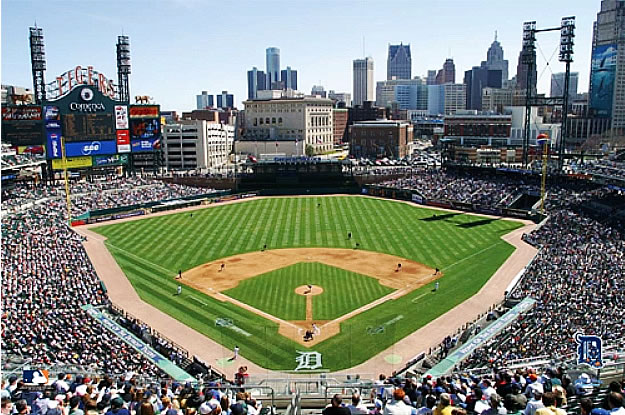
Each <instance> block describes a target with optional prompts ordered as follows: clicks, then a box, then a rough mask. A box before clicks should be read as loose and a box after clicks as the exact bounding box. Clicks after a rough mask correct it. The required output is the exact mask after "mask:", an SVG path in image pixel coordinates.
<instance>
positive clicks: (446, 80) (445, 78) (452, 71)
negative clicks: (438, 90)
mask: <svg viewBox="0 0 625 415" xmlns="http://www.w3.org/2000/svg"><path fill="white" fill-rule="evenodd" d="M450 83H451V84H455V83H456V65H455V64H454V60H453V59H446V60H445V63H444V64H443V69H441V70H440V71H438V73H437V74H436V84H437V85H442V84H450Z"/></svg>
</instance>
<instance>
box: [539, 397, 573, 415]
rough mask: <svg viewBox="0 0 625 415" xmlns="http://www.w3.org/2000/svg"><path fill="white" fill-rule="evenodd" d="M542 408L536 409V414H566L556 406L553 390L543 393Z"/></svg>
mask: <svg viewBox="0 0 625 415" xmlns="http://www.w3.org/2000/svg"><path fill="white" fill-rule="evenodd" d="M542 400H543V405H544V407H543V408H539V409H537V410H536V415H566V411H565V410H564V409H562V408H558V407H556V395H555V393H553V392H545V393H544V394H543V398H542Z"/></svg>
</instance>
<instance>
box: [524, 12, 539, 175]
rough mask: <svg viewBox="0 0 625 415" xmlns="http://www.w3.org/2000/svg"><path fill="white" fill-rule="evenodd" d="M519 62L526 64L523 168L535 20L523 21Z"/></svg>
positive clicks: (529, 112)
mask: <svg viewBox="0 0 625 415" xmlns="http://www.w3.org/2000/svg"><path fill="white" fill-rule="evenodd" d="M521 64H523V65H526V66H527V68H526V70H527V74H526V80H525V128H524V129H523V168H526V167H527V163H528V152H529V142H530V131H531V116H532V108H531V105H530V102H531V98H532V87H534V85H532V72H533V70H534V67H535V66H536V22H535V21H531V22H524V23H523V48H522V50H521Z"/></svg>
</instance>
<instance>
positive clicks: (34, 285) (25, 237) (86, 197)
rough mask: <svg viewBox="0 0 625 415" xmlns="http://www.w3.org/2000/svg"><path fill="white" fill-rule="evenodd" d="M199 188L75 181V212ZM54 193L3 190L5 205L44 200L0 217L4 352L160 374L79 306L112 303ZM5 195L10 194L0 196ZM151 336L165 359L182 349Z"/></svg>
mask: <svg viewBox="0 0 625 415" xmlns="http://www.w3.org/2000/svg"><path fill="white" fill-rule="evenodd" d="M137 187H139V188H138V189H137ZM199 191H202V192H206V191H205V190H204V189H195V188H187V187H185V186H179V185H168V184H164V183H162V182H156V181H153V180H145V179H141V178H136V179H135V178H133V179H118V180H115V181H107V182H102V183H97V184H92V183H76V184H74V185H73V192H75V193H76V195H77V196H76V199H75V200H74V201H75V202H76V203H77V205H78V206H79V208H78V209H79V210H80V211H83V210H84V209H85V207H88V208H92V207H96V206H97V207H98V208H100V207H114V206H119V205H123V204H126V203H128V202H133V203H140V202H148V201H158V200H160V199H161V198H163V197H180V196H184V195H192V194H195V193H197V192H199ZM60 192H63V190H61V188H60V187H58V186H57V187H55V186H39V187H37V188H36V189H29V188H22V187H16V188H13V189H11V190H10V191H7V192H6V193H5V191H4V189H3V200H2V204H3V210H4V208H5V206H6V205H5V202H6V203H8V204H10V205H12V206H23V205H26V204H30V203H32V202H33V201H36V200H41V199H42V198H45V199H46V201H45V203H37V204H32V205H29V206H28V208H27V209H24V210H19V211H16V212H14V213H8V214H5V215H4V216H3V218H2V271H1V272H2V294H3V295H2V311H3V312H2V316H1V317H2V319H1V324H2V343H1V345H2V353H3V357H4V358H6V357H7V356H16V357H20V358H21V359H24V360H25V361H29V362H30V363H31V364H33V365H36V364H52V363H54V364H67V365H78V366H83V367H87V368H92V369H93V370H95V371H98V372H100V371H101V372H104V373H113V374H114V373H124V372H127V371H137V372H141V373H145V374H146V375H157V374H162V373H159V370H158V369H157V368H156V367H155V366H153V365H152V364H151V363H150V362H148V361H147V360H146V359H145V358H143V357H142V356H141V355H140V354H139V353H138V352H136V351H135V350H134V349H133V348H131V347H129V346H128V345H127V344H126V343H124V342H122V341H121V340H120V339H119V338H118V337H116V336H114V335H112V334H110V333H109V332H108V331H107V330H105V329H103V328H102V326H101V325H100V324H99V323H97V322H96V321H95V320H93V319H92V318H91V317H89V316H88V315H87V314H86V313H85V312H84V311H83V310H82V308H81V306H83V305H85V304H92V305H94V306H105V307H108V306H109V305H110V301H109V299H108V297H107V295H106V291H105V288H104V286H103V285H102V284H101V282H100V280H99V279H98V276H97V275H96V273H95V270H94V268H93V266H92V265H91V262H90V260H89V258H88V257H87V254H86V252H85V250H84V249H83V247H82V244H81V242H82V240H81V236H79V235H78V234H76V233H75V232H73V231H72V230H71V229H69V228H68V227H67V224H66V217H65V212H66V208H65V200H64V198H63V197H61V196H60V195H59V193H60ZM61 194H62V193H61ZM5 195H10V198H8V200H5V198H4V196H5ZM104 195H106V196H104ZM121 321H122V322H125V323H127V324H131V323H130V322H127V321H126V320H124V319H122V320H121ZM133 324H134V325H131V326H130V328H131V329H135V331H138V333H137V334H139V335H140V337H145V336H143V334H145V328H141V327H139V328H137V327H138V326H137V324H136V323H133ZM149 339H150V340H151V343H152V344H153V345H154V346H156V347H157V349H158V350H159V351H161V352H163V353H164V354H165V355H166V356H167V357H173V358H174V361H180V360H181V353H180V352H179V351H178V350H176V349H175V348H174V347H173V346H171V345H169V344H168V342H166V341H164V340H163V339H159V338H158V337H153V336H150V338H149Z"/></svg>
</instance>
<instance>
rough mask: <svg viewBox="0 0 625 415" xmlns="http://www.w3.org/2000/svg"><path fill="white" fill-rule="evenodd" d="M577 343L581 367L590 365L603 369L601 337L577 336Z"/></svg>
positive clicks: (578, 359) (579, 334)
mask: <svg viewBox="0 0 625 415" xmlns="http://www.w3.org/2000/svg"><path fill="white" fill-rule="evenodd" d="M575 341H576V342H577V363H578V364H580V365H588V366H590V367H594V368H601V367H603V359H602V358H601V345H602V342H601V337H599V336H584V335H583V334H581V333H577V334H575Z"/></svg>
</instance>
